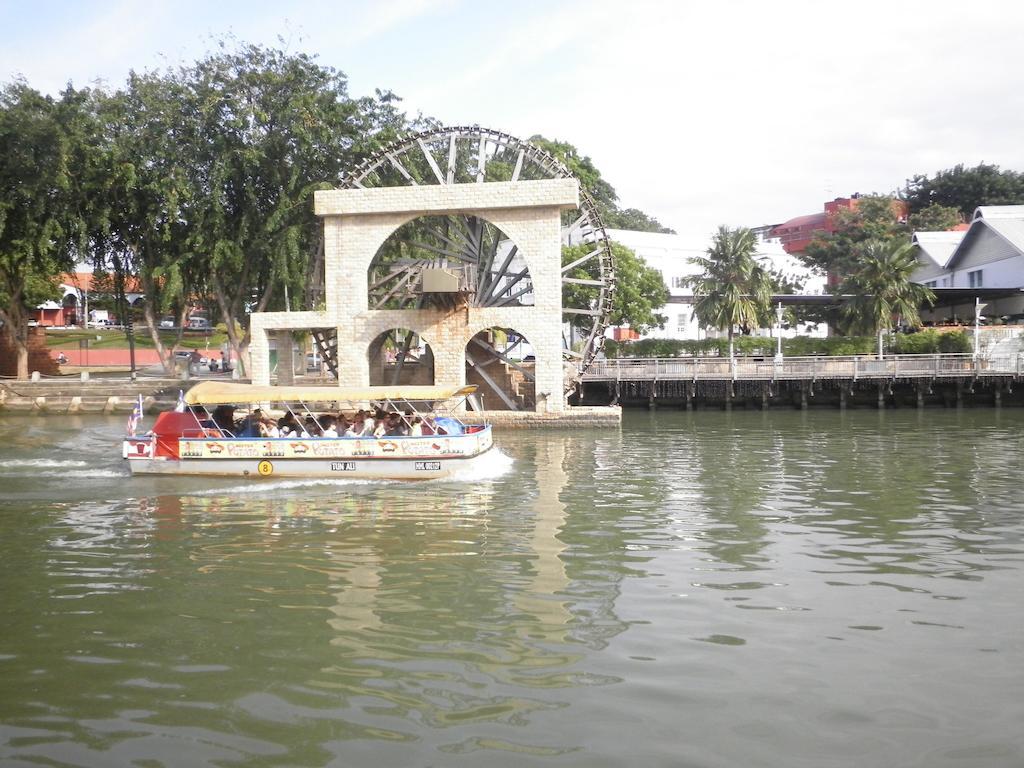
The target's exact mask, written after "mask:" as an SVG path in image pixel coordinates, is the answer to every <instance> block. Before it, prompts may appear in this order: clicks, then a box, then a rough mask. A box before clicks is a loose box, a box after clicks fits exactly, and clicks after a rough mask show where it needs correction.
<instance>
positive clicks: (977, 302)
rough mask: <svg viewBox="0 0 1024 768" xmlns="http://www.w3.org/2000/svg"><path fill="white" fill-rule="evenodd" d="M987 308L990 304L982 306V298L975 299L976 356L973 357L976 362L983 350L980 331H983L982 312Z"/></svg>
mask: <svg viewBox="0 0 1024 768" xmlns="http://www.w3.org/2000/svg"><path fill="white" fill-rule="evenodd" d="M987 306H988V304H982V303H981V299H980V298H978V297H977V296H975V297H974V356H973V357H974V359H975V360H977V359H978V351H979V350H980V348H981V344H980V342H981V338H980V336H981V334H980V330H981V321H982V315H981V310H983V309H984V308H985V307H987Z"/></svg>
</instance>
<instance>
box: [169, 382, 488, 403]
mask: <svg viewBox="0 0 1024 768" xmlns="http://www.w3.org/2000/svg"><path fill="white" fill-rule="evenodd" d="M474 392H476V385H475V384H469V385H467V386H464V387H423V386H419V387H411V386H406V387H403V386H394V387H262V386H256V385H253V384H235V383H231V382H221V381H203V382H200V383H199V384H196V385H195V386H194V387H192V389H190V390H189V391H188V392H186V393H185V402H186V403H188V404H189V405H233V404H236V403H237V404H241V403H250V404H252V403H268V402H270V403H273V402H277V403H280V402H306V403H332V402H343V403H353V404H358V403H362V402H366V401H370V400H374V401H380V400H399V401H406V402H431V403H437V402H441V401H442V400H448V399H449V398H452V397H462V396H463V395H471V394H473V393H474Z"/></svg>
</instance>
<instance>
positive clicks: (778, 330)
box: [775, 301, 782, 363]
mask: <svg viewBox="0 0 1024 768" xmlns="http://www.w3.org/2000/svg"><path fill="white" fill-rule="evenodd" d="M775 318H776V320H777V321H778V323H777V324H776V326H775V339H776V344H777V346H776V348H775V361H776V362H779V363H781V362H782V302H781V301H780V302H779V306H777V307H776V308H775Z"/></svg>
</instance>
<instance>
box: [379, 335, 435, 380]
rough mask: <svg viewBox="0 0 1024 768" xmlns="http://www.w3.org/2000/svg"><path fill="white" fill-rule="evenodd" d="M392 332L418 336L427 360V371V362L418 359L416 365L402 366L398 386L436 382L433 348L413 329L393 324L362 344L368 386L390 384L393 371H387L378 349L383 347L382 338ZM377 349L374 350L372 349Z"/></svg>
mask: <svg viewBox="0 0 1024 768" xmlns="http://www.w3.org/2000/svg"><path fill="white" fill-rule="evenodd" d="M392 331H411V332H412V333H415V334H416V335H417V336H419V339H420V341H421V342H422V343H423V344H424V345H426V353H427V355H428V358H429V366H430V367H429V369H427V368H426V367H421V366H425V365H426V363H427V361H424V360H422V358H421V359H420V361H419V362H418V363H415V364H413V365H403V366H402V369H401V372H400V375H401V378H400V379H399V381H398V383H399V384H405V385H433V384H434V383H435V381H436V370H435V367H434V349H435V347H434V346H433V345H432V344H431V343H430V342H429V341H428V340H427V338H426V337H425V336H424V335H423V334H421V333H420V332H419V331H417V330H416V329H414V328H410V327H407V326H396V325H394V324H388V327H387V328H384V329H383V330H378V332H377V333H375V334H374V335H373V336H371V337H370V339H369V341H367V342H365V343H364V344H363V349H362V350H361V351H362V354H363V356H364V359H365V360H366V363H367V368H368V370H369V374H370V384H371V385H374V384H390V383H391V380H390V374H391V373H392V372H393V369H392V370H390V371H389V369H388V367H387V363H386V361H385V360H382V359H381V354H380V353H381V350H380V348H382V347H383V345H384V338H385V336H387V335H388V334H390V333H391V332H392ZM375 347H377V349H376V350H375V349H374V348H375Z"/></svg>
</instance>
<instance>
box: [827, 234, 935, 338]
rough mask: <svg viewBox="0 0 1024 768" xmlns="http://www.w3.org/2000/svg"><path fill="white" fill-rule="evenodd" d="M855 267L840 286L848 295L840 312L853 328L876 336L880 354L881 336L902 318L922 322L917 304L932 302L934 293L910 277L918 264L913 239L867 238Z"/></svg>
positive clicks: (906, 320) (911, 323)
mask: <svg viewBox="0 0 1024 768" xmlns="http://www.w3.org/2000/svg"><path fill="white" fill-rule="evenodd" d="M860 251H861V252H860V255H859V258H858V259H857V264H858V267H857V270H856V271H855V272H854V273H853V274H851V275H849V276H848V277H847V278H846V279H845V280H844V281H843V283H842V285H841V286H840V291H841V292H842V293H845V294H850V295H851V298H850V299H849V300H848V301H847V302H846V303H845V304H844V305H843V310H842V312H843V316H844V317H845V318H847V320H849V321H850V323H851V325H852V326H853V327H855V328H860V329H862V330H864V331H871V332H873V333H875V334H876V335H877V336H878V356H879V357H881V356H882V336H883V335H884V334H885V332H886V331H888V330H890V329H892V327H893V321H894V319H896V318H902V319H903V321H904V322H905V323H906V324H907V325H910V326H917V325H920V324H921V314H920V308H921V307H922V306H923V305H924V304H928V305H931V304H934V303H935V294H934V293H933V292H932V290H931V289H930V288H928V287H926V286H924V285H921V284H920V283H913V282H911V281H910V276H911V275H912V274H913V273H914V270H916V269H917V267H918V266H919V264H918V261H917V257H916V255H915V253H914V247H913V244H912V243H909V242H902V241H900V240H868V241H867V242H865V243H864V244H863V246H862V247H861V249H860Z"/></svg>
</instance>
